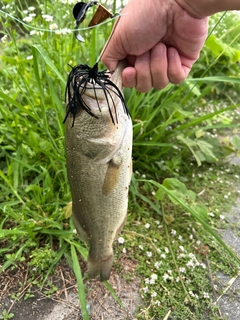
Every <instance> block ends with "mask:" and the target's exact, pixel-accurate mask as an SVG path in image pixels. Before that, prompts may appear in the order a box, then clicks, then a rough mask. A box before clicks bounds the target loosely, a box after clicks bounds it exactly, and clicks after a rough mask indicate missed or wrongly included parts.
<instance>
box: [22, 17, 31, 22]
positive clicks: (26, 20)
mask: <svg viewBox="0 0 240 320" xmlns="http://www.w3.org/2000/svg"><path fill="white" fill-rule="evenodd" d="M32 19H33V17H30V16H27V17H25V18H23V21H24V22H31V21H32Z"/></svg>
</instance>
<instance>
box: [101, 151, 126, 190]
mask: <svg viewBox="0 0 240 320" xmlns="http://www.w3.org/2000/svg"><path fill="white" fill-rule="evenodd" d="M121 164H122V159H121V158H120V157H114V158H112V159H111V160H110V161H109V163H108V168H107V172H106V175H105V179H104V183H103V188H102V191H103V194H104V195H105V196H107V195H109V194H110V193H111V192H112V191H113V190H114V189H115V188H116V186H117V184H118V180H119V173H120V168H121Z"/></svg>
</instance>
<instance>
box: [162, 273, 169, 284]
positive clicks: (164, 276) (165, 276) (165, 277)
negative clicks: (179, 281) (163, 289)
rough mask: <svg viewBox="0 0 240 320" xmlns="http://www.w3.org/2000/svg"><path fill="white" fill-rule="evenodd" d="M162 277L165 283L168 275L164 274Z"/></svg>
mask: <svg viewBox="0 0 240 320" xmlns="http://www.w3.org/2000/svg"><path fill="white" fill-rule="evenodd" d="M162 277H163V280H164V281H165V282H166V281H167V279H169V275H168V274H167V273H166V272H165V273H164V275H163V276H162Z"/></svg>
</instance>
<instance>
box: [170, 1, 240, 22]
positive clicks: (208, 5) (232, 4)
mask: <svg viewBox="0 0 240 320" xmlns="http://www.w3.org/2000/svg"><path fill="white" fill-rule="evenodd" d="M175 1H176V2H177V3H178V4H179V5H180V6H181V7H182V8H184V9H185V10H186V11H187V12H189V13H190V14H191V15H192V16H194V17H196V18H203V17H207V16H211V15H212V14H214V13H217V12H221V11H227V10H240V0H175Z"/></svg>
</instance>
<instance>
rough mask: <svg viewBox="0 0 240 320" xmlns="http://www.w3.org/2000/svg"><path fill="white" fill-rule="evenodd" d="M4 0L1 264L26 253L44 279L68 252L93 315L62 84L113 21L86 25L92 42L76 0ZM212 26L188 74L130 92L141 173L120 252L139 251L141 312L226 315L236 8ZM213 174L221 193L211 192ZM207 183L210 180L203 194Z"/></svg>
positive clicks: (238, 28) (88, 59)
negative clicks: (219, 302)
mask: <svg viewBox="0 0 240 320" xmlns="http://www.w3.org/2000/svg"><path fill="white" fill-rule="evenodd" d="M2 2H3V4H4V6H3V8H2V10H1V11H0V15H1V20H2V23H3V24H4V28H3V29H2V30H1V31H0V33H1V35H2V38H1V45H0V53H1V61H0V75H1V79H2V86H1V89H0V100H1V110H0V132H1V138H0V142H1V145H0V159H1V162H0V177H1V179H0V187H1V193H0V266H1V271H2V272H3V271H4V270H7V269H8V268H13V269H14V268H17V267H18V265H19V264H21V263H25V264H28V265H29V266H30V267H31V272H32V275H33V276H34V275H36V274H39V273H43V276H42V279H41V285H43V283H44V282H46V281H47V279H48V276H49V274H50V273H51V272H52V270H53V268H54V266H55V265H56V264H57V263H59V262H60V261H61V259H62V258H63V257H65V258H66V260H67V261H68V263H69V265H70V266H71V267H72V268H73V270H74V272H75V274H76V279H77V282H78V289H79V300H80V303H81V309H82V315H83V316H84V319H88V313H87V309H86V301H85V291H84V285H83V277H82V273H81V268H80V266H79V260H78V258H79V256H80V257H81V259H83V260H86V258H87V248H86V247H85V246H84V245H83V244H82V243H80V242H79V240H78V238H77V237H76V235H75V233H74V226H73V224H72V221H71V218H70V219H69V215H68V212H69V206H68V203H69V201H71V195H70V190H69V186H68V182H67V175H66V169H65V156H64V125H63V124H62V121H63V119H64V114H65V103H64V91H65V83H66V79H67V74H68V72H69V70H70V67H69V66H68V64H70V65H72V66H74V65H76V64H77V63H80V62H84V63H87V64H89V65H93V63H94V62H95V61H96V59H97V57H98V55H99V53H100V51H101V48H102V47H103V45H104V43H105V42H106V39H107V36H106V34H110V31H111V27H112V22H111V23H109V24H104V25H102V26H100V27H97V28H95V29H92V30H82V31H80V32H82V35H83V36H84V39H85V43H84V44H79V43H78V42H77V41H76V40H75V38H74V36H73V32H72V29H73V21H72V15H71V10H72V6H73V4H72V3H73V2H72V1H64V0H62V1H55V0H51V1H39V2H37V5H36V8H35V7H33V6H30V7H29V6H28V5H27V3H24V2H23V1H17V0H16V1H15V3H14V5H13V4H12V2H9V1H7V0H4V1H2ZM63 3H64V12H63V6H62V4H63ZM74 3H75V2H74ZM114 8H116V3H115V2H114ZM13 17H18V19H19V21H20V22H24V24H22V23H20V22H19V21H16V20H14V19H13ZM13 26H14V27H13ZM212 29H213V31H212V32H211V34H210V35H209V38H208V39H207V42H206V45H205V47H204V50H203V52H202V55H201V58H200V59H199V60H198V62H197V63H196V64H195V66H194V68H193V70H192V72H191V75H190V76H189V78H188V80H186V81H185V82H184V83H183V84H181V85H179V86H172V85H169V86H168V87H167V88H166V89H164V90H162V91H154V90H153V91H151V92H149V93H148V94H141V93H138V92H136V91H135V90H132V89H131V90H130V89H126V90H125V97H126V101H127V105H128V106H129V109H130V111H131V115H132V120H133V134H134V144H133V161H134V174H133V179H132V184H131V189H130V204H129V217H128V223H127V226H126V227H125V229H124V230H125V231H124V232H123V237H124V238H123V239H124V240H125V241H124V244H125V245H124V248H123V246H122V244H121V241H119V245H118V247H117V252H118V253H117V254H116V256H117V255H122V254H127V255H129V256H130V257H132V258H133V259H137V260H138V267H137V270H136V272H137V274H138V275H139V276H141V278H142V281H143V285H142V288H141V294H142V296H143V297H144V301H145V303H146V304H144V305H143V306H142V307H141V310H139V313H138V315H137V317H138V318H139V319H151V317H152V316H156V317H157V316H158V317H159V318H163V317H164V316H166V315H167V314H168V313H169V312H170V313H172V315H174V316H175V317H176V318H178V319H179V318H180V319H187V318H191V319H198V320H199V319H201V317H202V316H203V317H204V312H203V311H204V310H208V314H209V316H210V317H211V318H212V319H219V314H218V311H217V307H216V304H214V297H213V296H212V295H211V292H212V291H213V283H212V282H209V280H208V278H207V276H208V275H209V273H210V272H211V270H213V271H217V270H222V271H224V272H226V273H229V274H231V275H234V274H236V272H237V262H238V258H237V257H236V256H235V255H234V254H233V253H232V252H231V250H229V248H228V247H227V246H226V245H225V244H224V243H223V242H222V241H221V238H220V237H219V236H218V235H217V234H216V232H215V231H214V229H215V228H217V227H218V226H219V225H220V223H222V222H223V221H224V217H223V215H222V212H224V211H225V210H227V209H228V208H229V207H228V206H230V204H231V201H230V200H231V199H234V198H235V197H236V196H237V195H236V193H235V192H234V191H231V193H230V194H229V191H228V190H229V187H231V189H232V190H233V189H234V183H235V182H236V180H237V179H239V177H238V175H237V173H236V172H235V169H234V168H231V169H230V170H231V173H232V175H231V179H229V181H228V182H226V181H225V184H223V182H222V178H221V172H223V171H224V170H225V169H224V168H225V167H224V165H223V164H221V160H223V159H225V158H226V157H227V156H229V155H230V154H233V155H239V154H240V139H239V137H238V133H239V123H240V122H239V117H240V114H239V96H240V95H239V84H240V77H239V65H238V63H237V62H238V61H239V58H240V47H239V43H238V41H237V39H238V37H239V34H240V19H239V17H237V16H236V15H234V14H233V13H227V14H219V15H216V16H214V17H213V18H212V20H211V28H210V30H212ZM50 30H51V31H50ZM226 30H227V32H226ZM226 132H227V133H226ZM228 134H231V135H232V134H233V137H232V138H230V137H228ZM212 181H214V183H216V185H217V186H218V192H216V191H215V190H216V189H215V190H211V182H212ZM202 190H207V191H206V193H205V194H204V193H203V196H202V193H201V192H202ZM212 197H214V199H213V198H212ZM222 197H225V199H226V201H225V203H224V204H223V203H222V201H221V199H222ZM143 240H144V244H145V245H144V246H143ZM122 242H123V240H122ZM219 243H220V244H221V245H220V246H219ZM206 244H207V245H206ZM143 253H144V254H143ZM219 256H220V257H221V259H219ZM166 257H170V258H169V259H166ZM149 258H151V259H149ZM216 260H218V263H217V265H216V263H215V261H216ZM115 267H116V268H118V267H119V266H117V265H116V266H115ZM125 276H126V277H127V275H125ZM106 286H107V287H108V289H109V290H110V291H112V288H111V286H110V284H108V283H106ZM157 287H158V288H159V290H156V289H153V288H157ZM219 290H220V289H219ZM112 292H113V295H114V291H112ZM116 299H117V297H116ZM11 316H12V315H11V314H7V313H6V310H5V311H4V313H3V314H2V318H3V319H10V318H11Z"/></svg>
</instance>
